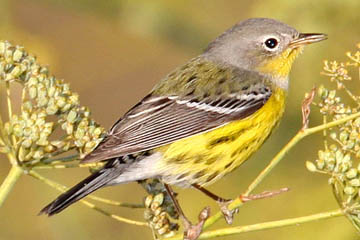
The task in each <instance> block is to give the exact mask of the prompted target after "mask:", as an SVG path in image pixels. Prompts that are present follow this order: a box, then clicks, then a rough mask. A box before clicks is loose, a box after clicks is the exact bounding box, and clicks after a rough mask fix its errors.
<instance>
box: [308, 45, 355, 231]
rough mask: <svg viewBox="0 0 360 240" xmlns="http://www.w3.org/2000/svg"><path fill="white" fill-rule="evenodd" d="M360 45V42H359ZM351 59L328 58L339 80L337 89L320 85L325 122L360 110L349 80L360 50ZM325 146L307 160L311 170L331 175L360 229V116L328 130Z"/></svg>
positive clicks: (342, 203) (341, 202)
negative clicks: (335, 59) (349, 86)
mask: <svg viewBox="0 0 360 240" xmlns="http://www.w3.org/2000/svg"><path fill="white" fill-rule="evenodd" d="M359 47H360V45H359ZM347 56H348V57H349V58H350V62H346V63H338V62H336V61H333V62H328V61H325V66H324V73H323V74H324V75H326V76H328V77H329V78H330V81H331V82H334V83H336V89H327V88H325V87H324V86H320V88H319V89H318V96H319V99H320V100H319V102H318V103H316V105H317V106H318V107H319V109H320V113H321V114H322V115H323V119H324V123H326V122H329V121H332V120H338V119H341V118H343V117H346V116H349V115H350V114H354V113H357V112H358V111H359V107H360V97H359V96H357V95H355V94H353V93H352V92H351V91H350V90H349V89H348V88H347V86H346V84H345V81H348V80H351V76H349V75H348V73H349V72H350V70H352V69H349V70H348V68H352V67H356V68H358V67H359V66H360V51H357V52H356V53H354V54H351V53H347ZM337 91H342V92H341V93H345V96H346V95H347V96H348V98H350V101H352V102H351V103H350V104H348V102H350V101H347V102H346V103H347V104H345V103H344V102H345V101H344V100H342V98H341V97H339V96H338V94H339V93H337ZM325 133H326V136H328V138H326V139H325V141H324V145H325V149H324V150H319V151H318V158H317V160H316V161H315V163H313V162H306V167H307V168H308V170H310V171H311V172H318V173H324V174H326V175H328V176H329V180H328V182H329V184H330V185H331V186H332V189H333V191H334V194H335V196H336V199H337V201H338V203H339V205H340V206H341V207H342V208H343V209H345V210H346V211H347V217H348V218H349V219H350V221H351V222H352V223H353V225H354V226H355V227H356V229H357V230H359V231H360V161H359V160H360V118H355V119H353V120H350V121H347V122H345V123H343V124H341V125H338V126H336V127H333V128H331V129H327V130H326V132H325Z"/></svg>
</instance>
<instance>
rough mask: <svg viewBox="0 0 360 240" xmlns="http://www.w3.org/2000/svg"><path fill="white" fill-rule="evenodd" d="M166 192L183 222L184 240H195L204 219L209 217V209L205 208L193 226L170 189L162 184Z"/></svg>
mask: <svg viewBox="0 0 360 240" xmlns="http://www.w3.org/2000/svg"><path fill="white" fill-rule="evenodd" d="M164 186H165V189H166V192H167V193H168V194H169V196H170V198H171V200H172V201H173V203H174V206H175V208H176V211H177V212H178V213H179V216H180V219H181V221H182V222H183V225H184V228H185V231H184V240H196V239H197V238H198V237H199V235H200V233H201V231H202V227H203V225H204V223H205V221H206V219H207V218H208V217H209V216H210V208H209V207H205V208H204V209H203V210H202V211H201V212H200V214H199V222H198V223H197V224H195V225H193V224H192V223H191V222H190V220H189V219H188V218H187V217H186V216H185V214H184V212H183V211H182V209H181V207H180V205H179V202H178V201H177V200H176V198H175V195H174V192H173V190H172V189H171V187H170V186H169V185H167V184H165V183H164Z"/></svg>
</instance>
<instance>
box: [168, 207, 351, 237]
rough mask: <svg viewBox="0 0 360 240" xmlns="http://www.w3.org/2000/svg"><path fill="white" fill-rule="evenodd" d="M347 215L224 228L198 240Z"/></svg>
mask: <svg viewBox="0 0 360 240" xmlns="http://www.w3.org/2000/svg"><path fill="white" fill-rule="evenodd" d="M344 214H345V213H344V211H342V210H341V209H338V210H333V211H328V212H323V213H318V214H313V215H308V216H304V217H297V218H288V219H283V220H278V221H271V222H264V223H257V224H252V225H246V226H239V227H229V228H222V229H217V230H213V231H207V232H204V233H202V234H201V235H200V236H199V238H198V239H208V238H215V237H220V236H222V237H223V236H229V235H234V234H239V233H246V232H254V231H260V230H266V229H272V228H279V227H285V226H291V225H298V224H301V223H306V222H312V221H315V220H321V219H327V218H333V217H339V216H343V215H344ZM182 238H183V236H182V234H178V235H176V236H174V237H170V238H167V239H166V240H181V239H182Z"/></svg>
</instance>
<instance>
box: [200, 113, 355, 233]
mask: <svg viewBox="0 0 360 240" xmlns="http://www.w3.org/2000/svg"><path fill="white" fill-rule="evenodd" d="M357 117H360V112H358V113H354V114H351V115H349V116H347V117H344V118H342V119H339V120H336V121H332V122H329V123H324V124H321V125H319V126H316V127H312V128H307V129H304V130H300V131H299V132H298V133H297V134H296V135H295V136H294V137H293V138H292V139H291V140H290V141H289V142H288V143H287V144H286V145H285V146H284V147H283V148H282V149H281V151H280V152H278V154H276V156H275V157H274V158H273V159H272V160H271V162H270V163H269V164H268V166H267V167H266V168H265V169H264V170H262V171H261V173H260V174H259V175H258V176H257V177H256V178H255V180H254V181H253V182H252V183H251V184H250V185H249V187H248V188H247V190H246V191H245V193H244V194H243V196H247V195H249V194H250V193H251V192H252V191H253V190H254V189H255V188H256V187H257V186H258V185H259V184H260V183H261V182H262V181H263V180H264V178H265V177H266V176H267V175H268V174H269V173H270V171H271V170H272V169H273V168H274V167H275V166H276V165H277V164H278V163H279V162H280V161H281V160H282V159H283V158H284V156H285V154H286V153H287V152H289V151H290V149H292V148H293V147H294V146H295V145H296V144H297V143H298V142H299V141H300V140H302V139H303V138H305V137H306V136H309V135H311V134H314V133H316V132H320V131H322V130H324V129H327V128H331V127H335V126H337V125H340V124H342V123H345V122H347V121H350V120H352V119H354V118H357ZM242 204H243V202H242V201H241V199H240V198H236V199H235V200H234V201H233V202H232V203H231V204H230V205H229V210H232V209H235V208H238V207H240V206H241V205H242ZM222 216H223V215H222V213H221V211H218V212H217V213H216V214H214V215H213V216H212V217H210V218H209V219H208V220H207V221H206V222H205V224H204V229H206V228H208V227H210V226H212V225H213V224H214V223H215V222H217V221H218V220H219V219H221V218H222Z"/></svg>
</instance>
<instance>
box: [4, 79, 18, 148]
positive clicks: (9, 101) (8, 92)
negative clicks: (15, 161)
mask: <svg viewBox="0 0 360 240" xmlns="http://www.w3.org/2000/svg"><path fill="white" fill-rule="evenodd" d="M5 84H6V100H7V108H8V114H9V121H10V120H11V119H12V117H13V113H12V106H11V97H10V82H8V81H7V82H6V83H5ZM11 139H12V144H13V146H14V147H15V146H16V137H15V135H13V134H12V135H11Z"/></svg>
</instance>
